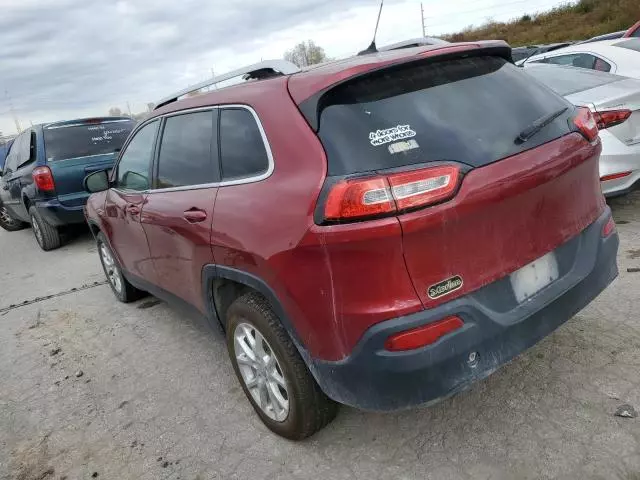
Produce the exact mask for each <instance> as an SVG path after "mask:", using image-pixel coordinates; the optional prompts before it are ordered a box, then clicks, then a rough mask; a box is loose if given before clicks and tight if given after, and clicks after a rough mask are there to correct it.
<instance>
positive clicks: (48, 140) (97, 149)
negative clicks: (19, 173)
mask: <svg viewBox="0 0 640 480" xmlns="http://www.w3.org/2000/svg"><path fill="white" fill-rule="evenodd" d="M134 126H135V122H134V121H133V120H131V119H128V118H96V119H88V120H78V121H73V122H64V123H56V124H51V125H47V126H45V127H44V128H43V133H44V143H45V155H46V160H47V165H48V166H49V168H50V169H51V172H52V173H53V178H54V182H55V186H56V194H57V196H58V200H59V201H60V203H62V204H63V205H65V206H67V207H74V206H79V205H84V203H85V202H86V199H87V197H88V194H87V192H85V190H84V187H83V185H82V181H83V180H84V178H85V177H86V176H87V175H88V174H90V173H92V172H96V171H98V170H104V169H105V168H109V167H111V166H113V162H114V160H115V159H116V157H117V155H118V153H117V152H119V151H120V149H121V148H122V145H123V144H124V142H125V140H126V139H127V137H128V136H129V134H130V133H131V130H133V127H134Z"/></svg>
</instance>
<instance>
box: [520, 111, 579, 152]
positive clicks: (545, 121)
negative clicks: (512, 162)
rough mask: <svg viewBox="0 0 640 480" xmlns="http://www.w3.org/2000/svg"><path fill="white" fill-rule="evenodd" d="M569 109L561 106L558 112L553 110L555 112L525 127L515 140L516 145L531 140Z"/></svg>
mask: <svg viewBox="0 0 640 480" xmlns="http://www.w3.org/2000/svg"><path fill="white" fill-rule="evenodd" d="M567 110H569V107H564V108H561V109H560V110H558V111H556V112H553V113H550V114H548V115H545V116H543V117H540V118H539V119H537V120H536V121H535V122H533V123H532V124H531V125H530V126H528V127H527V128H525V129H524V130H522V131H521V132H520V134H519V135H518V136H517V137H516V139H515V140H514V142H515V143H516V145H520V144H521V143H524V142H526V141H527V140H529V139H530V138H531V137H533V136H534V135H535V134H536V133H538V132H539V131H540V130H542V129H543V128H544V127H546V126H547V125H549V124H550V123H551V122H553V121H554V120H555V119H556V118H558V117H559V116H560V115H562V114H563V113H564V112H566V111H567Z"/></svg>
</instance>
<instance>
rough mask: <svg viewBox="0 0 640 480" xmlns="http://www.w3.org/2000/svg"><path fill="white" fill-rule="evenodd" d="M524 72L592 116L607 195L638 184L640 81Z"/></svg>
mask: <svg viewBox="0 0 640 480" xmlns="http://www.w3.org/2000/svg"><path fill="white" fill-rule="evenodd" d="M526 72H527V73H528V74H529V75H531V76H532V77H533V78H535V79H536V80H538V81H539V82H542V83H544V84H545V85H546V86H547V87H549V88H551V90H554V91H555V92H556V93H558V94H559V95H562V96H563V97H564V98H566V99H567V100H569V101H570V102H571V103H573V104H574V105H578V106H582V107H587V108H588V109H589V110H591V112H592V113H593V115H594V116H595V119H596V122H597V123H598V129H599V130H600V139H601V140H602V155H601V156H600V182H601V184H602V192H603V193H604V194H605V195H606V196H614V195H622V194H624V193H627V192H628V191H630V190H631V189H632V188H633V187H634V186H635V185H636V184H640V80H636V79H634V78H627V77H619V76H618V75H611V74H610V73H603V72H595V71H593V70H584V69H579V68H573V67H561V66H552V65H541V64H539V63H538V64H532V65H531V66H530V67H529V68H527V69H526Z"/></svg>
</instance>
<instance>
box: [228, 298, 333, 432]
mask: <svg viewBox="0 0 640 480" xmlns="http://www.w3.org/2000/svg"><path fill="white" fill-rule="evenodd" d="M227 348H228V350H229V356H230V357H231V363H232V364H233V369H234V370H235V373H236V376H237V377H238V380H239V381H240V383H241V384H242V389H243V390H244V393H245V394H246V396H247V398H248V399H249V401H250V402H251V405H252V406H253V408H254V410H255V411H256V413H257V414H258V415H259V416H260V419H261V420H262V421H263V422H264V424H265V425H266V426H267V427H268V428H269V429H270V430H272V431H273V432H275V433H277V434H278V435H281V436H283V437H285V438H288V439H290V440H302V439H304V438H306V437H309V436H311V435H313V434H314V433H315V432H317V431H318V430H320V429H322V428H323V427H324V426H326V425H327V424H328V423H329V422H331V421H332V420H333V419H334V418H335V416H336V414H337V411H338V405H337V403H335V402H334V401H333V400H331V399H330V398H329V397H327V396H326V395H325V394H324V392H323V391H322V390H321V389H320V387H319V386H318V384H317V383H316V381H315V379H314V378H313V376H312V375H311V373H310V372H309V369H308V368H307V366H306V365H305V363H304V361H303V360H302V358H301V357H300V354H299V353H298V350H297V349H296V347H295V345H294V344H293V342H292V341H291V339H290V338H289V335H288V333H287V331H286V330H285V329H284V328H283V327H282V325H281V323H280V321H279V320H278V318H277V317H276V315H275V314H274V313H273V311H272V310H271V307H270V306H269V304H268V302H267V301H266V300H265V298H264V297H263V296H262V295H260V294H258V293H256V292H251V293H247V294H245V295H243V296H241V297H239V298H238V299H236V300H235V301H234V302H233V303H232V304H231V306H230V307H229V310H228V312H227Z"/></svg>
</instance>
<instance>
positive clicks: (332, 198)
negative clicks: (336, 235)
mask: <svg viewBox="0 0 640 480" xmlns="http://www.w3.org/2000/svg"><path fill="white" fill-rule="evenodd" d="M395 209H396V206H395V204H394V203H393V199H392V198H391V193H390V191H389V184H388V183H387V180H386V179H385V178H384V177H374V178H366V179H357V180H343V181H341V182H338V183H336V184H335V185H334V186H333V188H332V189H331V191H330V192H329V196H328V197H327V203H326V205H325V209H324V216H325V219H327V220H339V219H342V218H347V219H349V218H359V217H367V216H371V215H380V214H383V213H389V212H393V211H395Z"/></svg>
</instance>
